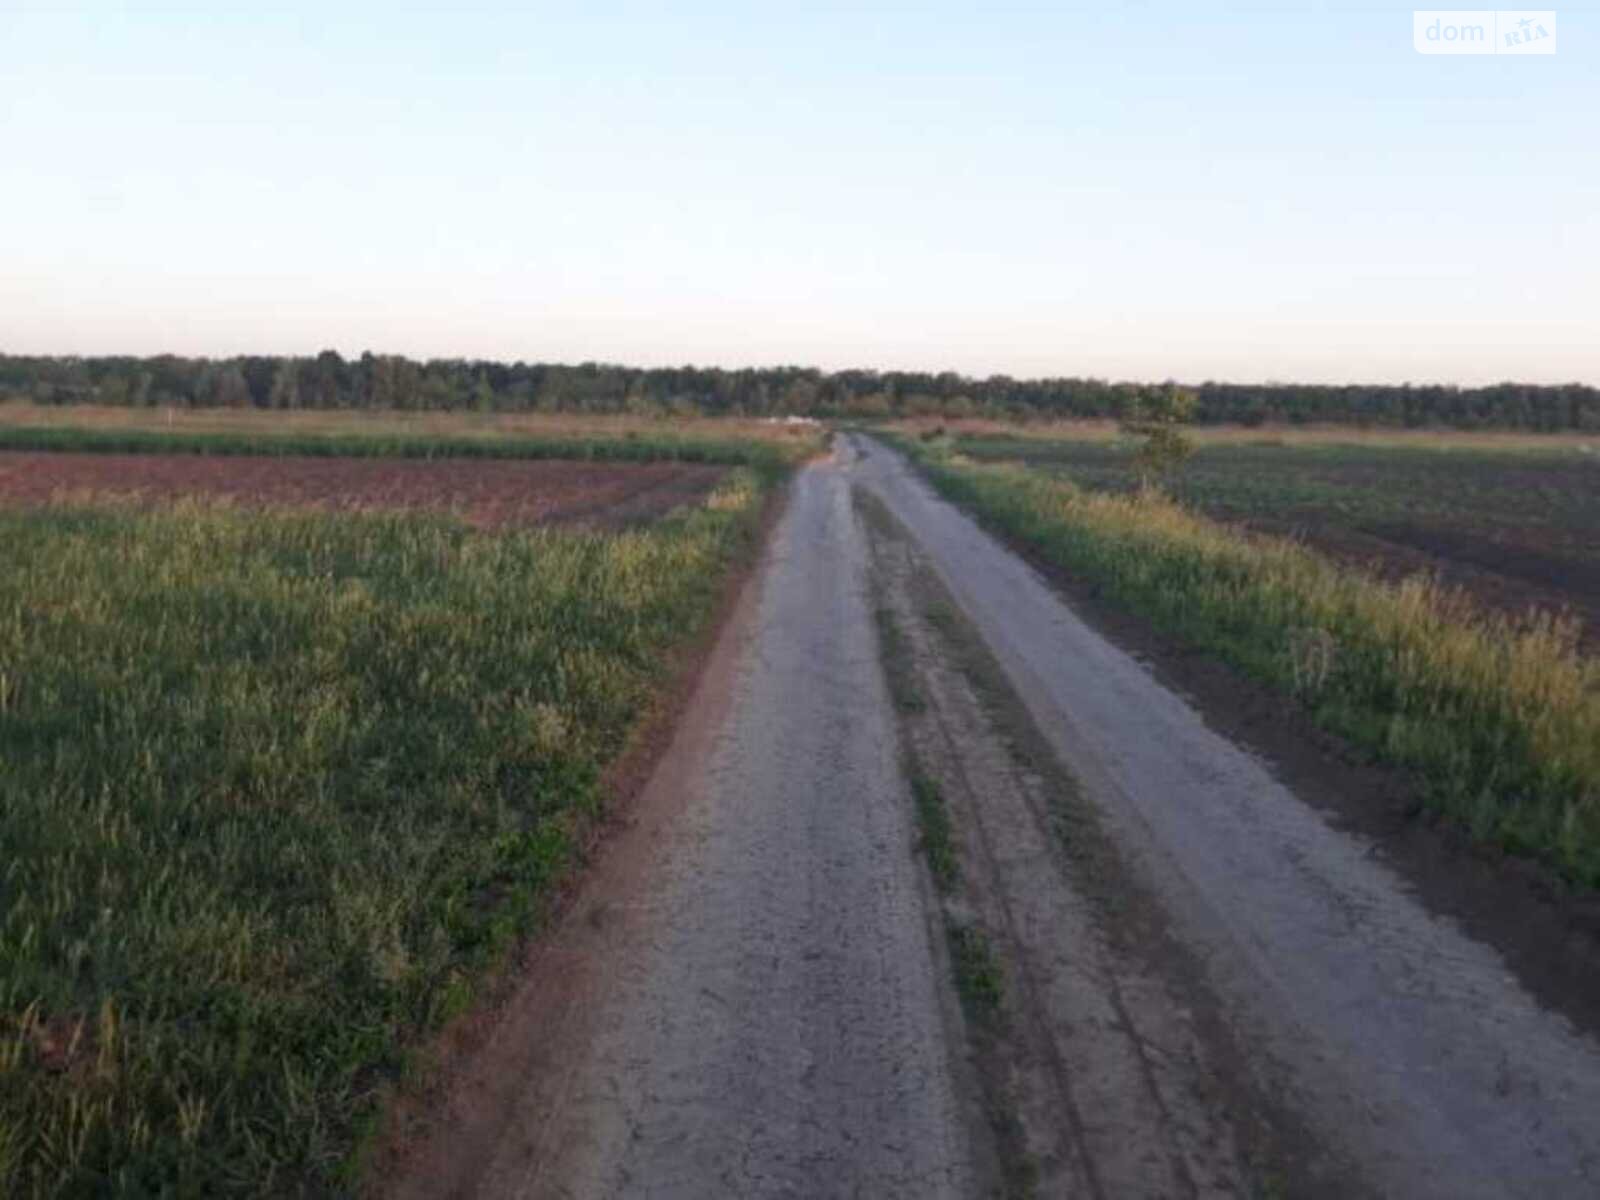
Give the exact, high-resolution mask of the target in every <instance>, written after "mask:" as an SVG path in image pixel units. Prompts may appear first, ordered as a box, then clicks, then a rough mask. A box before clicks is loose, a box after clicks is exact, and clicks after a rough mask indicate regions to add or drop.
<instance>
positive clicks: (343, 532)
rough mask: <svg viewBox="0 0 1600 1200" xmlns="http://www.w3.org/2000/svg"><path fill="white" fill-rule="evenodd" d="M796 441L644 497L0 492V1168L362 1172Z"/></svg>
mask: <svg viewBox="0 0 1600 1200" xmlns="http://www.w3.org/2000/svg"><path fill="white" fill-rule="evenodd" d="M11 432H13V433H14V432H15V431H11ZM74 436H76V437H78V438H80V439H84V440H85V441H88V442H92V440H93V435H92V434H91V433H84V432H82V431H77V432H75V434H74ZM117 436H125V435H117ZM219 436H224V437H225V436H228V435H219ZM69 440H70V439H69ZM79 444H80V445H82V444H83V443H82V442H80V443H79ZM227 445H228V447H229V449H230V450H231V449H234V448H242V447H241V446H239V445H238V443H234V442H229V443H227ZM251 445H252V447H255V448H259V447H260V445H261V443H260V442H257V441H252V442H251ZM464 445H465V443H462V444H460V445H452V446H448V447H446V448H445V449H444V450H443V452H446V453H455V452H459V451H461V450H462V447H463V446H464ZM700 445H701V447H702V448H704V447H706V446H708V445H710V446H711V448H710V449H708V450H707V451H706V452H707V453H712V454H719V455H722V454H723V453H724V452H723V449H722V448H720V447H717V446H715V445H711V444H709V443H701V444H700ZM152 448H153V447H152ZM160 448H162V449H168V450H170V449H175V448H181V447H179V446H175V445H174V444H172V441H171V440H170V439H169V440H168V441H166V442H164V443H161V445H160ZM214 448H215V447H214V446H213V445H208V446H207V447H206V449H207V450H208V451H209V450H211V449H214ZM658 448H659V447H658ZM417 449H418V451H419V452H421V450H422V447H421V446H420V445H419V446H418V447H417ZM501 449H504V448H501ZM515 449H516V450H517V452H519V453H522V452H527V451H528V446H526V445H524V446H518V447H515ZM539 449H540V450H541V452H542V449H543V446H542V444H541V446H540V447H539ZM668 449H669V450H670V453H668V454H667V455H666V456H667V457H672V456H681V455H682V454H683V453H684V450H685V447H684V446H683V445H681V444H678V445H673V446H671V447H668ZM432 451H433V452H435V453H437V452H440V448H439V447H438V446H435V447H433V448H432ZM613 451H615V452H616V453H618V454H620V455H623V456H626V455H627V454H629V453H632V451H631V450H626V449H619V448H618V447H616V446H608V447H606V448H605V450H604V452H605V453H612V452H613ZM296 452H304V450H301V449H297V451H296ZM340 452H341V453H351V452H354V453H377V452H379V451H378V446H377V444H376V443H374V444H366V443H363V444H362V445H360V446H354V445H342V446H341V451H340ZM802 452H804V451H803V449H802V450H796V449H793V448H791V447H790V446H788V445H783V446H774V447H771V448H763V447H759V446H757V447H754V448H751V447H745V448H742V449H739V450H738V451H737V453H736V454H735V453H728V454H726V455H725V456H724V458H723V459H722V460H723V461H727V460H729V459H731V460H732V461H735V462H739V461H747V462H752V463H754V464H755V465H756V466H758V467H760V468H761V469H760V470H755V469H752V468H751V467H735V468H734V469H733V470H731V471H730V472H729V473H728V474H727V475H726V476H724V478H723V480H722V482H721V483H720V484H719V485H718V487H717V488H716V490H715V491H714V492H713V493H712V494H711V495H710V497H709V498H708V499H707V500H706V501H705V502H704V503H703V504H701V505H697V506H694V507H690V508H687V509H684V510H680V511H679V512H677V513H676V514H674V515H672V516H669V517H667V518H665V519H664V520H662V521H660V522H658V523H656V524H654V525H650V526H647V527H644V528H639V529H632V530H629V531H626V532H607V533H598V532H589V531H583V532H580V531H572V530H556V529H539V528H533V529H528V528H523V529H501V530H496V531H485V530H480V529H476V528H472V527H470V526H468V525H466V524H464V523H462V522H461V521H459V520H456V519H454V518H452V517H449V516H446V515H443V514H428V513H420V514H419V513H410V514H376V513H363V514H349V513H342V514H341V513H327V512H310V511H296V510H290V509H283V508H275V509H268V510H265V511H261V510H246V509H242V508H235V507H229V506H226V505H217V504H213V503H206V502H202V501H184V502H180V503H179V504H177V505H175V506H170V507H164V508H157V509H151V508H148V507H132V506H118V505H109V506H108V505H95V506H89V505H87V504H83V503H77V502H72V503H57V504H55V505H52V506H48V507H45V508H42V509H40V508H32V509H28V510H12V511H5V510H0V548H3V549H0V557H3V558H4V561H5V570H4V571H3V572H0V845H3V846H4V847H5V859H4V867H3V874H0V1194H3V1195H6V1196H18V1197H22V1196H29V1195H56V1194H71V1195H87V1194H93V1195H155V1194H176V1195H218V1194H239V1195H266V1194H272V1195H287V1194H299V1193H302V1192H308V1193H313V1194H324V1193H326V1192H329V1191H340V1190H344V1189H345V1188H346V1187H348V1186H350V1185H351V1182H352V1180H353V1178H354V1173H355V1171H356V1170H357V1169H358V1165H359V1163H358V1157H359V1147H360V1145H361V1142H362V1137H363V1135H364V1133H365V1131H366V1130H367V1129H368V1128H369V1127H370V1126H371V1123H372V1122H373V1121H374V1120H375V1118H376V1111H377V1107H378V1103H379V1097H380V1095H381V1094H382V1093H383V1091H384V1089H385V1087H386V1086H387V1085H389V1084H390V1083H392V1082H393V1081H394V1080H395V1079H397V1078H399V1077H401V1076H402V1075H403V1073H404V1071H405V1069H406V1064H407V1061H408V1060H407V1051H408V1047H411V1046H413V1045H415V1044H416V1043H417V1040H418V1039H419V1037H421V1036H422V1035H423V1034H425V1033H426V1032H427V1031H429V1030H430V1029H434V1028H436V1027H438V1026H439V1025H440V1024H441V1023H442V1022H443V1021H445V1020H446V1019H448V1018H449V1017H450V1016H452V1015H453V1014H455V1013H457V1012H459V1011H461V1010H463V1009H464V1008H465V1007H466V1006H468V1005H469V1004H470V1003H471V1001H472V998H473V996H474V990H475V988H476V987H477V986H478V985H479V983H480V982H481V981H482V980H483V979H484V978H485V976H486V974H488V973H490V972H491V971H492V969H493V968H494V967H495V966H496V965H498V964H500V963H501V962H502V961H503V960H504V959H505V957H506V955H507V954H508V953H509V952H510V951H511V950H512V948H513V947H514V946H515V944H516V943H517V940H518V938H519V937H520V936H521V935H523V934H525V933H526V932H528V931H530V930H532V929H534V928H535V927H536V926H537V924H538V922H539V920H540V919H541V914H542V913H543V912H544V911H545V906H546V904H547V902H548V899H549V896H550V894H551V888H552V885H553V884H554V883H555V882H556V881H557V880H558V879H559V878H560V877H561V876H562V874H563V872H564V871H565V870H566V869H567V868H568V867H569V865H570V864H571V863H572V861H573V859H574V855H575V853H576V852H577V849H578V847H579V845H580V842H581V840H582V838H583V836H584V831H585V828H586V827H587V825H588V823H590V822H591V821H592V820H593V819H594V818H595V816H596V815H597V813H598V812H599V810H600V808H601V806H602V803H603V793H602V786H601V773H602V770H603V769H604V767H605V766H606V765H607V764H608V763H609V762H611V761H612V760H614V759H615V758H616V757H617V755H618V754H619V753H620V752H621V751H622V749H623V748H624V746H625V745H626V743H627V741H628V738H629V734H630V730H631V729H632V728H633V727H634V725H635V724H636V722H637V721H638V720H639V719H640V717H641V716H642V715H643V714H644V713H645V712H646V711H647V710H648V709H649V708H650V706H651V704H652V703H653V700H654V698H655V696H656V695H657V694H658V692H659V690H660V688H661V687H662V685H663V684H664V682H665V681H666V679H667V678H668V677H669V673H670V664H671V661H672V658H671V651H672V649H673V647H675V646H676V645H678V644H680V643H682V642H683V641H684V640H685V639H687V638H689V637H691V636H692V635H693V634H694V632H695V631H696V630H697V629H700V628H702V627H703V626H704V624H705V622H706V621H707V620H708V619H709V616H710V613H711V611H712V609H713V607H714V604H715V599H716V596H717V594H718V592H719V589H720V586H721V581H722V580H723V579H724V578H725V576H726V573H727V571H728V570H729V568H730V566H731V565H732V564H733V563H734V561H735V560H736V559H737V558H738V557H739V556H741V555H742V554H744V553H747V552H748V551H749V549H750V548H751V547H752V546H753V544H754V542H755V539H756V536H757V530H758V527H759V521H760V512H761V509H762V507H763V499H764V495H765V491H766V489H765V483H764V479H766V478H770V477H771V475H772V474H774V473H776V472H777V471H779V470H780V469H781V467H782V465H783V463H784V462H786V461H788V460H789V459H790V458H792V457H795V456H797V455H798V454H799V453H802Z"/></svg>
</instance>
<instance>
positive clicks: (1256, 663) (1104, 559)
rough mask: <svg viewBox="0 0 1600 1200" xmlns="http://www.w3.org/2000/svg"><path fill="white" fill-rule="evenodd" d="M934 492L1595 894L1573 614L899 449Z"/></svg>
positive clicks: (1596, 699) (1589, 669) (1587, 715)
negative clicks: (1381, 573) (1491, 603)
mask: <svg viewBox="0 0 1600 1200" xmlns="http://www.w3.org/2000/svg"><path fill="white" fill-rule="evenodd" d="M900 444H901V445H902V447H903V448H905V449H908V450H909V451H910V452H911V453H912V454H913V455H914V456H915V457H916V458H917V459H918V460H919V461H920V463H921V465H922V467H923V469H924V470H925V471H926V473H927V474H928V476H929V478H930V479H931V480H932V481H933V483H934V484H935V486H936V487H937V488H938V489H939V490H940V491H941V492H943V493H944V494H945V495H946V496H948V497H949V498H951V499H952V500H954V501H956V502H958V503H960V504H962V505H964V506H966V507H968V508H970V509H972V510H973V511H974V512H975V513H977V514H978V515H979V516H980V517H981V518H982V519H984V520H985V521H986V522H988V523H989V524H991V525H992V526H994V527H995V528H996V529H998V530H999V531H1001V532H1002V533H1004V534H1006V535H1009V536H1010V537H1012V538H1014V539H1016V540H1017V541H1018V542H1019V543H1022V544H1024V545H1027V546H1029V547H1031V548H1032V549H1033V550H1034V551H1035V552H1036V553H1037V554H1038V555H1039V556H1041V557H1042V558H1043V559H1044V560H1046V561H1047V562H1049V563H1051V564H1053V565H1055V566H1057V567H1060V568H1063V569H1065V570H1067V571H1069V572H1071V573H1072V574H1074V575H1076V576H1079V577H1081V578H1084V579H1086V580H1088V581H1091V582H1093V583H1094V584H1095V585H1096V586H1097V587H1098V588H1099V589H1100V590H1101V591H1102V592H1103V593H1104V594H1105V595H1106V596H1107V597H1108V598H1109V599H1110V600H1111V601H1113V602H1115V603H1117V604H1118V605H1119V606H1121V607H1124V608H1127V609H1130V610H1132V611H1134V612H1136V613H1138V614H1140V615H1141V616H1143V617H1145V618H1146V619H1148V620H1150V621H1151V622H1152V624H1154V625H1155V626H1156V627H1158V628H1160V629H1162V630H1164V631H1165V632H1167V633H1169V634H1175V635H1177V636H1178V637H1180V638H1181V639H1183V640H1184V641H1186V642H1188V643H1189V644H1191V645H1193V646H1195V647H1197V648H1199V649H1202V650H1205V651H1208V652H1211V653H1214V654H1216V655H1218V656H1219V657H1221V658H1222V659H1224V660H1226V661H1228V662H1230V663H1232V664H1234V665H1235V666H1237V667H1239V668H1242V669H1243V670H1245V671H1246V672H1247V673H1248V674H1250V675H1252V676H1254V677H1255V678H1257V679H1260V680H1263V681H1265V682H1267V683H1269V684H1272V685H1275V686H1277V687H1280V688H1282V689H1283V690H1284V691H1285V692H1286V693H1288V694H1291V695H1293V696H1294V697H1296V698H1297V699H1298V700H1299V702H1300V703H1302V704H1303V705H1304V706H1305V707H1306V708H1307V709H1308V710H1309V711H1310V712H1311V713H1312V714H1313V715H1314V717H1315V718H1316V719H1317V720H1318V721H1319V722H1320V723H1321V724H1322V725H1324V726H1325V727H1327V728H1329V729H1331V730H1333V731H1335V732H1337V733H1339V734H1341V735H1343V736H1344V737H1346V738H1348V739H1349V740H1350V741H1351V742H1353V743H1354V744H1355V745H1357V746H1360V747H1364V748H1365V749H1366V750H1368V751H1369V752H1371V753H1373V754H1374V755H1376V756H1377V757H1380V758H1381V759H1383V760H1386V761H1388V762H1391V763H1395V764H1398V765H1401V766H1404V767H1407V768H1410V769H1412V770H1413V771H1414V772H1415V773H1416V774H1417V776H1418V777H1419V778H1420V779H1421V780H1422V781H1423V785H1424V787H1425V789H1426V799H1427V801H1428V803H1429V804H1430V805H1431V806H1433V807H1434V808H1436V809H1437V810H1439V811H1441V812H1443V813H1446V814H1448V815H1450V816H1451V817H1453V818H1455V819H1456V820H1458V821H1460V822H1461V823H1463V824H1464V825H1465V826H1466V827H1467V828H1468V829H1469V830H1470V831H1471V832H1472V833H1473V834H1474V835H1475V836H1477V837H1478V838H1480V839H1483V840H1485V841H1487V842H1492V843H1497V844H1499V845H1501V846H1503V847H1505V848H1506V849H1508V850H1511V851H1514V852H1519V853H1524V854H1532V855H1535V856H1538V857H1540V858H1542V859H1544V860H1545V861H1547V862H1549V863H1551V864H1553V865H1554V866H1555V867H1556V868H1557V869H1558V870H1559V871H1560V872H1562V873H1563V874H1564V875H1566V876H1567V877H1568V878H1569V879H1571V880H1573V881H1574V882H1576V883H1579V884H1581V885H1584V886H1590V887H1593V886H1600V662H1597V660H1595V659H1594V658H1592V657H1590V656H1588V655H1586V654H1584V653H1583V652H1582V651H1581V649H1580V647H1579V634H1580V628H1579V624H1578V622H1577V621H1576V620H1575V619H1572V618H1565V617H1556V616H1550V615H1548V614H1540V613H1529V614H1525V615H1523V616H1520V617H1517V616H1509V615H1505V614H1501V613H1497V612H1492V611H1486V610H1485V609H1483V608H1482V607H1481V606H1479V605H1477V604H1475V603H1473V602H1472V601H1471V599H1470V598H1469V597H1467V596H1466V595H1464V594H1463V593H1461V592H1459V591H1456V590H1453V589H1449V588H1446V587H1442V586H1441V585H1440V584H1438V583H1437V582H1436V581H1434V580H1431V579H1429V578H1427V577H1413V578H1409V579H1406V580H1403V581H1400V582H1385V581H1383V580H1380V579H1377V578H1374V577H1373V576H1371V575H1370V574H1368V573H1366V572H1363V571H1359V570H1355V569H1351V568H1348V567H1344V566H1341V565H1339V564H1336V563H1334V562H1331V561H1329V560H1328V559H1327V558H1325V557H1323V556H1321V555H1319V554H1317V553H1315V552H1314V551H1312V550H1310V549H1308V548H1307V547H1305V546H1303V545H1301V544H1298V543H1296V542H1294V541H1292V540H1288V539H1284V538H1277V537H1266V536H1253V535H1247V534H1244V533H1241V532H1240V531H1238V530H1236V529H1233V528H1230V527H1228V526H1226V525H1224V524H1220V523H1218V522H1217V521H1214V520H1211V519H1209V518H1207V517H1206V516H1204V515H1202V514H1201V513H1199V512H1196V511H1194V510H1193V509H1192V508H1189V507H1186V506H1185V505H1183V504H1182V503H1179V502H1177V501H1175V500H1173V499H1171V498H1168V497H1166V496H1163V495H1161V494H1159V493H1157V492H1154V491H1152V490H1149V489H1144V490H1131V489H1127V488H1122V489H1114V490H1102V491H1094V490H1089V489H1088V488H1084V487H1081V486H1078V485H1077V484H1075V483H1073V482H1070V481H1069V480H1067V479H1063V478H1059V477H1053V476H1051V475H1049V474H1046V473H1042V472H1040V471H1038V470H1030V469H1028V468H1026V467H1022V466H1017V465H1006V464H983V463H979V462H976V461H973V460H972V459H971V458H968V457H965V456H963V455H959V454H953V453H951V452H950V450H949V443H948V440H947V439H938V440H935V439H929V440H927V441H920V440H919V441H913V440H910V439H904V438H902V439H900Z"/></svg>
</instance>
